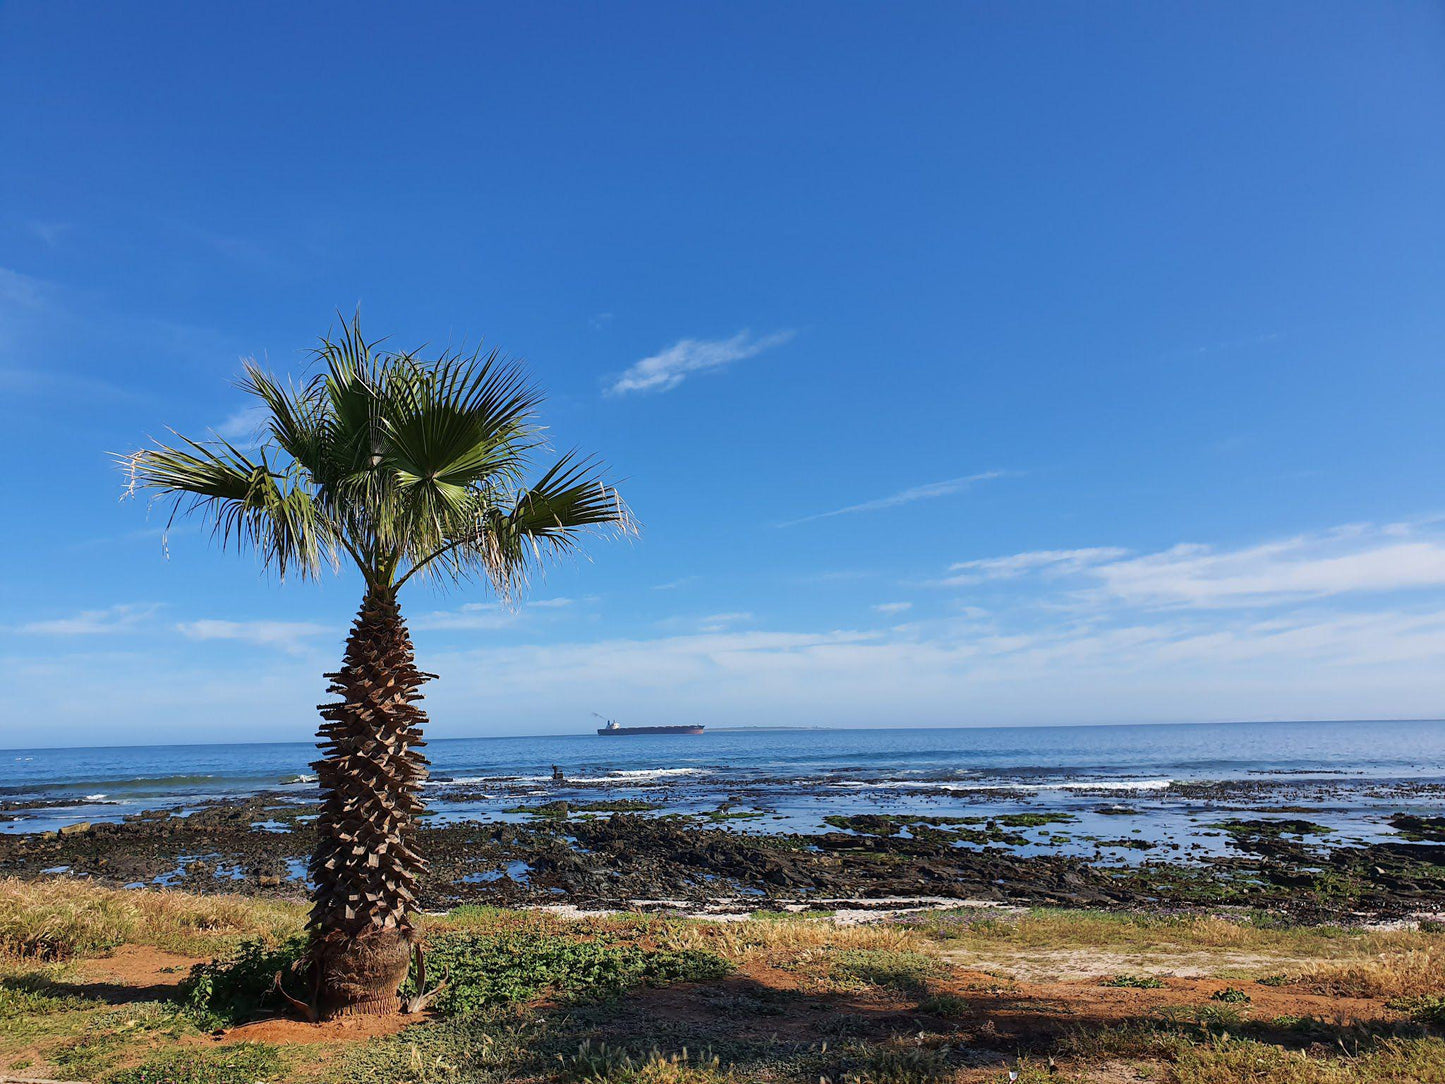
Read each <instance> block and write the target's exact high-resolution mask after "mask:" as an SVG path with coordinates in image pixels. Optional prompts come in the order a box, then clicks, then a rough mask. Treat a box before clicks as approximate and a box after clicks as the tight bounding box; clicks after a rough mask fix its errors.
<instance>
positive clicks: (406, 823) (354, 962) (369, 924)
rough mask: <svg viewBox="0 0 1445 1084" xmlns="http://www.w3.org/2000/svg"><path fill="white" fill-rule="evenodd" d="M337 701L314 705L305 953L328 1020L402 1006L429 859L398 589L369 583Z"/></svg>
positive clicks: (337, 681) (339, 677)
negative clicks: (315, 790)
mask: <svg viewBox="0 0 1445 1084" xmlns="http://www.w3.org/2000/svg"><path fill="white" fill-rule="evenodd" d="M326 676H327V677H328V678H330V679H331V686H330V689H329V690H328V691H329V692H331V693H333V694H335V695H337V696H338V697H340V700H339V701H338V702H336V703H332V704H323V705H321V707H320V708H319V709H318V710H320V712H321V717H322V719H323V720H325V721H324V722H323V723H322V724H321V727H320V729H319V731H318V737H319V739H320V740H319V742H318V745H319V747H320V748H321V750H322V754H323V755H322V759H320V760H318V761H316V762H315V763H314V764H313V765H312V767H313V768H314V769H315V770H316V778H317V781H318V782H319V783H320V785H321V799H322V803H321V815H320V817H319V818H318V819H317V822H316V828H317V834H318V836H319V839H318V841H317V845H316V853H315V854H314V855H312V857H311V866H310V869H311V879H312V882H313V883H314V884H315V886H316V887H315V889H314V890H313V891H312V894H311V899H312V907H311V917H310V919H309V920H308V923H307V926H308V928H309V929H310V931H311V945H310V949H309V954H308V959H309V963H310V965H311V968H312V969H313V970H312V975H313V979H314V981H315V983H316V990H317V1008H318V1011H319V1012H320V1014H321V1015H322V1016H323V1017H325V1016H342V1015H350V1014H357V1013H367V1014H381V1015H385V1014H388V1013H394V1012H396V1011H398V1009H399V1008H400V1003H399V1001H398V998H397V990H398V988H399V987H400V986H401V984H402V983H403V982H404V981H405V979H406V972H407V966H408V963H409V961H410V958H411V943H412V940H413V932H412V924H411V908H412V902H413V899H414V895H415V892H416V882H417V878H418V877H419V876H420V875H421V874H422V873H424V872H425V871H426V863H425V862H423V861H422V859H421V857H420V856H419V855H418V854H417V853H416V850H415V846H414V843H415V838H414V836H415V829H414V824H415V819H416V815H417V814H418V813H419V812H420V811H421V809H422V803H421V798H420V794H421V784H422V782H423V781H424V780H425V779H426V776H427V770H426V765H427V762H426V758H425V757H423V756H422V755H421V754H420V753H419V752H417V748H418V747H419V746H421V745H424V744H425V743H424V742H423V741H422V740H421V726H422V724H423V723H425V722H426V714H425V713H424V712H423V711H422V710H421V708H419V707H417V706H416V701H418V700H420V699H421V698H422V697H421V693H419V692H418V691H417V690H418V689H419V688H420V687H421V686H422V685H423V684H424V683H425V682H426V681H427V680H428V679H429V678H431V677H433V676H434V675H432V674H424V673H422V672H421V671H420V670H418V669H417V668H416V665H415V663H414V662H413V653H412V646H411V637H410V635H408V633H407V630H406V623H405V622H404V621H403V620H402V617H401V610H400V609H399V608H398V607H397V604H396V594H395V592H394V591H391V590H387V589H381V588H372V589H370V590H368V591H367V594H366V598H365V599H364V600H363V601H362V604H361V611H360V613H358V614H357V617H356V622H355V623H354V624H353V625H352V626H351V635H350V636H349V637H348V638H347V641H346V658H345V661H344V662H343V664H342V667H341V669H340V671H338V672H337V673H335V674H327V675H326Z"/></svg>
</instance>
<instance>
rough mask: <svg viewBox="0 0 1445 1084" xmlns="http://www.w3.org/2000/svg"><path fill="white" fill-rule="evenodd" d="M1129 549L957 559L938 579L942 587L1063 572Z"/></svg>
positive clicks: (1114, 548) (1058, 551)
mask: <svg viewBox="0 0 1445 1084" xmlns="http://www.w3.org/2000/svg"><path fill="white" fill-rule="evenodd" d="M1128 552H1129V551H1128V550H1125V549H1120V548H1118V547H1116V546H1093V547H1090V548H1088V549H1076V550H1030V551H1028V552H1026V553H1013V554H1009V555H1008V556H1006V557H984V558H981V559H979V560H976V561H959V562H957V563H956V564H953V565H950V566H949V569H948V570H949V572H950V573H952V575H950V576H949V577H948V578H947V579H944V580H941V581H939V583H940V584H942V585H944V586H956V585H960V584H966V583H978V582H979V581H981V580H1007V579H1013V578H1014V577H1016V576H1022V575H1024V574H1025V573H1028V572H1042V573H1044V574H1045V575H1067V574H1069V573H1072V572H1078V571H1080V570H1081V569H1084V568H1088V567H1089V566H1090V565H1097V564H1102V563H1104V562H1106V561H1114V560H1117V559H1119V558H1120V557H1123V556H1125V555H1126V554H1127V553H1128Z"/></svg>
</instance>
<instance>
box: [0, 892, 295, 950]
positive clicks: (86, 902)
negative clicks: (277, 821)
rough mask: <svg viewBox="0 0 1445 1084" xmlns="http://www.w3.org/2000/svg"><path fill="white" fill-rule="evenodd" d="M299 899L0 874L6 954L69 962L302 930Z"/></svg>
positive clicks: (212, 946) (207, 946)
mask: <svg viewBox="0 0 1445 1084" xmlns="http://www.w3.org/2000/svg"><path fill="white" fill-rule="evenodd" d="M303 915H304V908H303V907H302V906H301V905H299V904H291V903H279V902H273V901H266V900H254V899H247V898H246V897H243V896H195V895H190V894H188V893H185V892H172V891H167V890H160V889H138V890H130V889H117V888H102V887H99V886H97V885H92V884H88V883H86V882H85V881H81V880H76V879H73V878H60V877H57V878H50V879H47V880H44V881H21V880H17V879H15V878H5V879H3V880H0V953H3V954H4V955H7V956H10V957H13V958H20V959H31V960H65V959H69V958H70V957H73V956H85V955H93V954H96V953H101V952H105V951H107V950H109V949H112V948H115V947H116V946H117V945H122V944H127V943H129V944H142V945H155V946H157V947H159V948H164V949H169V950H171V951H174V952H188V953H194V954H196V955H204V954H207V953H210V952H215V951H218V950H219V949H221V948H223V947H226V946H227V945H229V944H231V943H233V942H234V941H236V940H237V939H239V938H241V937H255V936H259V935H271V936H280V935H284V934H287V933H291V932H293V931H295V930H298V929H300V927H301V922H302V919H303Z"/></svg>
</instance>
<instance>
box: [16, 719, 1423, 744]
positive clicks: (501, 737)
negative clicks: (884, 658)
mask: <svg viewBox="0 0 1445 1084" xmlns="http://www.w3.org/2000/svg"><path fill="white" fill-rule="evenodd" d="M1309 723H1314V724H1330V723H1351V724H1366V723H1445V717H1442V716H1434V715H1421V716H1400V717H1396V718H1378V719H1376V718H1369V719H1203V720H1201V719H1189V720H1176V721H1174V722H1154V723H1002V724H993V725H986V726H959V725H955V726H819V725H802V726H787V725H778V726H766V727H763V726H731V727H730V726H717V727H713V729H712V732H713V733H715V734H716V733H719V732H722V731H746V730H806V731H818V730H828V731H850V730H900V731H902V730H1072V729H1075V728H1085V727H1136V726H1250V725H1254V726H1302V725H1305V724H1309ZM702 725H703V726H704V728H706V727H707V725H708V724H706V723H704V724H702ZM424 736H425V735H424ZM595 736H596V734H595V733H594V732H593V731H581V732H577V733H573V732H570V731H569V732H566V733H555V734H472V735H467V736H461V737H454V738H436V737H426V741H427V743H428V744H432V743H435V742H444V741H517V740H520V739H523V738H527V739H534V738H588V737H595ZM704 736H706V735H704ZM238 745H240V746H250V745H257V746H259V745H313V746H314V745H316V742H315V741H313V740H311V739H301V738H297V739H294V740H290V741H207V742H163V743H155V742H152V743H146V744H136V745H119V744H118V745H15V746H10V745H0V753H59V752H65V751H67V750H72V749H208V748H212V747H216V748H226V747H231V746H238Z"/></svg>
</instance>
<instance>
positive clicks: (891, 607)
mask: <svg viewBox="0 0 1445 1084" xmlns="http://www.w3.org/2000/svg"><path fill="white" fill-rule="evenodd" d="M873 609H874V611H875V612H877V613H880V614H901V613H906V612H907V611H909V610H911V609H913V603H911V602H879V603H877V604H875V605H874V607H873Z"/></svg>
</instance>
